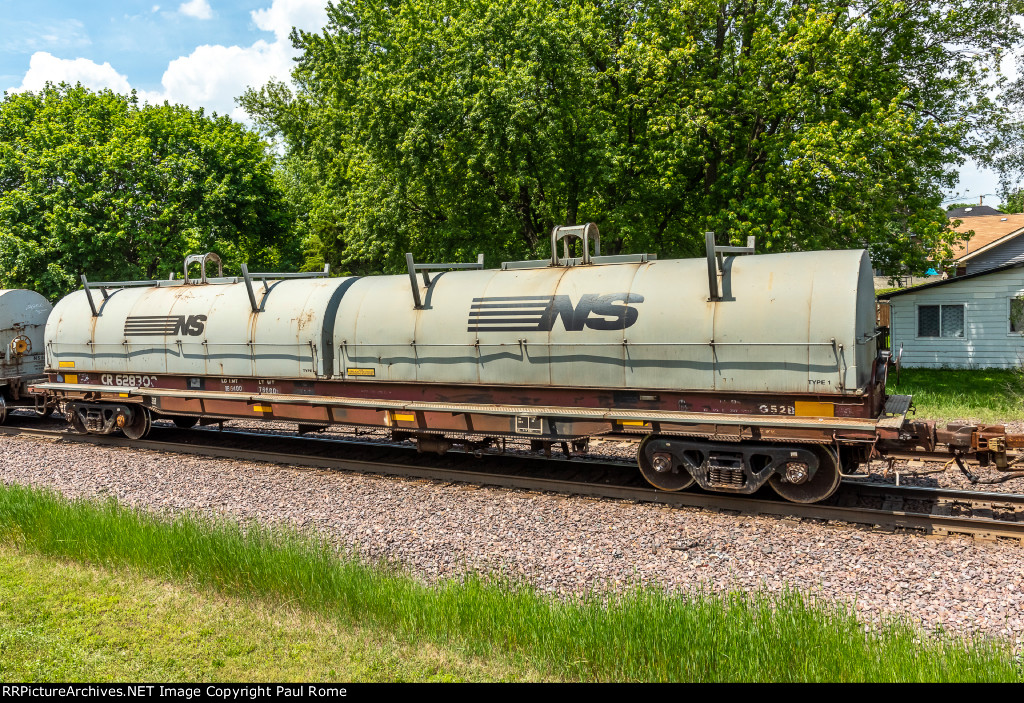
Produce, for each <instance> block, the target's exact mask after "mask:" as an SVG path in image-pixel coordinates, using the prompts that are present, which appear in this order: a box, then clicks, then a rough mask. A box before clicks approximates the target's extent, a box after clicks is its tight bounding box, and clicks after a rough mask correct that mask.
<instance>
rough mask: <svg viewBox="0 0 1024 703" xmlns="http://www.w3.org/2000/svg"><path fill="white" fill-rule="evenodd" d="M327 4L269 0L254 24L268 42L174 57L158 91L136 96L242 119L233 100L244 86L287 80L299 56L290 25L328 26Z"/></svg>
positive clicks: (314, 0)
mask: <svg viewBox="0 0 1024 703" xmlns="http://www.w3.org/2000/svg"><path fill="white" fill-rule="evenodd" d="M325 6H326V0H273V2H272V3H271V5H270V7H268V8H266V9H262V10H254V11H253V12H252V13H251V14H252V19H253V22H255V23H256V26H257V27H259V28H260V29H262V30H263V31H266V32H273V33H274V40H273V41H265V40H262V39H261V40H259V41H257V42H256V43H254V44H252V45H251V46H247V47H241V46H223V45H219V44H218V45H213V46H210V45H204V46H199V47H196V49H195V50H193V51H192V53H191V54H189V55H188V56H181V57H179V58H177V59H174V60H173V61H171V62H170V64H168V66H167V70H166V71H165V72H164V75H163V78H162V79H161V81H160V83H161V86H162V88H161V90H159V91H153V92H146V93H140V97H142V98H143V99H145V100H148V101H150V102H163V101H164V100H167V101H168V102H172V103H184V104H185V105H188V106H189V107H192V108H199V107H204V108H206V109H207V110H216V111H217V112H218V113H220V114H222V115H223V114H228V115H231V117H232V118H234V119H236V120H246V121H247V116H246V114H245V111H244V110H242V108H240V107H238V106H236V105H235V98H236V97H238V96H240V95H241V94H242V93H244V92H245V90H246V89H247V88H250V87H252V88H259V87H260V86H262V85H265V84H266V83H267V81H269V80H270V79H272V78H273V79H276V80H281V81H287V80H288V79H289V76H290V74H291V70H292V66H293V65H294V64H293V62H292V58H294V57H295V56H296V55H297V53H298V52H296V51H295V49H294V48H293V47H292V44H291V41H290V40H289V39H288V35H289V34H290V33H291V30H292V27H293V26H295V27H299V28H300V29H305V30H307V31H317V30H319V29H321V28H322V27H323V26H324V24H326V23H327V10H326V7H325Z"/></svg>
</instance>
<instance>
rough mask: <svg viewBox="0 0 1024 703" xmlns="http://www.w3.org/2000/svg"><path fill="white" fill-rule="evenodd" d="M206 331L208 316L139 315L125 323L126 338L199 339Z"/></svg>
mask: <svg viewBox="0 0 1024 703" xmlns="http://www.w3.org/2000/svg"><path fill="white" fill-rule="evenodd" d="M205 329H206V315H139V316H133V317H129V318H128V319H126V320H125V321H124V333H125V336H128V335H132V336H135V337H165V336H175V335H187V336H189V337H198V336H200V335H201V334H202V333H203V331H204V330H205Z"/></svg>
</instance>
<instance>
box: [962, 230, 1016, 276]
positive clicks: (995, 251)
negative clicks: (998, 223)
mask: <svg viewBox="0 0 1024 703" xmlns="http://www.w3.org/2000/svg"><path fill="white" fill-rule="evenodd" d="M1022 261H1024V236H1017V237H1014V238H1013V239H1011V240H1009V241H1008V242H1005V243H1003V244H1000V245H998V246H995V247H992V248H991V249H989V250H988V251H986V252H983V253H981V254H978V255H977V256H976V257H974V258H973V259H968V260H967V261H966V262H965V263H966V266H967V273H977V272H978V271H987V270H988V269H994V268H996V267H997V266H1003V265H1004V264H1018V263H1020V262H1022Z"/></svg>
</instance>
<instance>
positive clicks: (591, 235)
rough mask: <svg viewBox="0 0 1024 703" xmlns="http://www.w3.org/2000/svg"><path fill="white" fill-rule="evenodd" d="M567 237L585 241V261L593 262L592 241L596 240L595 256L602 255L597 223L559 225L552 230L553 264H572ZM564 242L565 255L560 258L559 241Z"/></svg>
mask: <svg viewBox="0 0 1024 703" xmlns="http://www.w3.org/2000/svg"><path fill="white" fill-rule="evenodd" d="M567 239H579V240H580V241H582V242H583V263H584V264H589V263H591V261H590V259H591V256H590V242H591V240H593V242H594V256H601V233H600V232H599V231H598V229H597V225H595V224H594V223H593V222H588V223H587V224H585V225H559V226H557V227H554V228H552V230H551V265H552V266H561V265H562V264H565V265H571V264H570V258H571V257H570V256H569V242H567V241H566V240H567ZM559 241H561V242H562V252H563V253H564V254H565V257H564V258H562V259H559V258H558V242H559Z"/></svg>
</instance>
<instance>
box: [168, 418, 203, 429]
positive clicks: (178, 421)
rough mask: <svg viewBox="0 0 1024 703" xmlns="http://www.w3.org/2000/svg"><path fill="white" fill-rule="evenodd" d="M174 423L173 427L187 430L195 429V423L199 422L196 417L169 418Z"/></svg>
mask: <svg viewBox="0 0 1024 703" xmlns="http://www.w3.org/2000/svg"><path fill="white" fill-rule="evenodd" d="M171 420H173V421H174V426H175V427H178V428H180V429H183V430H187V429H189V428H191V427H195V426H196V423H197V422H199V418H198V417H187V416H185V415H175V416H174V417H172V418H171Z"/></svg>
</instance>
